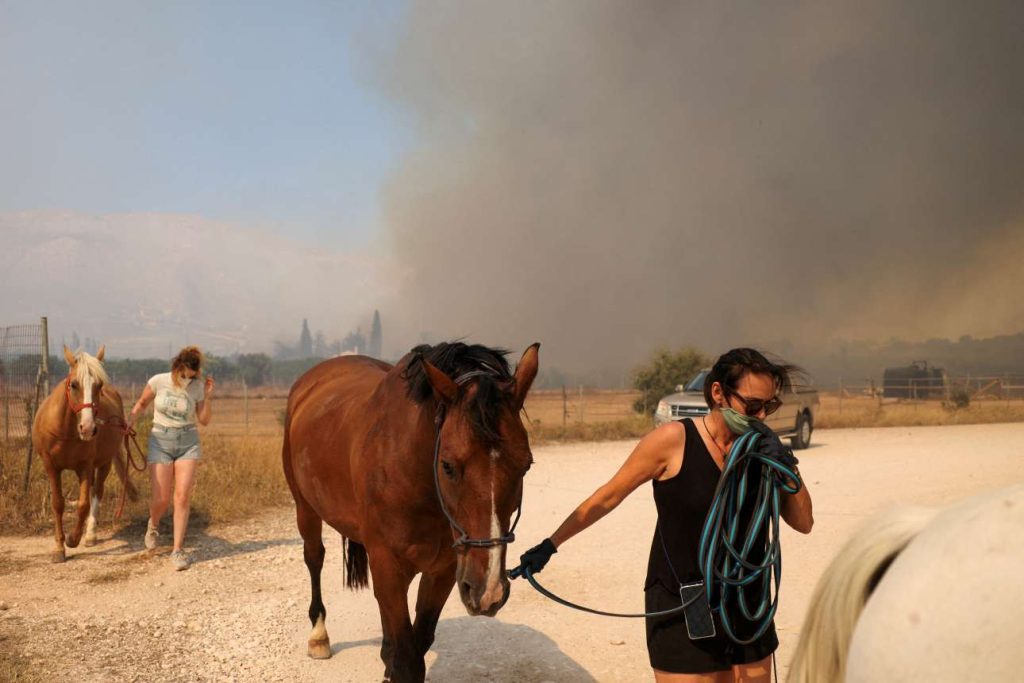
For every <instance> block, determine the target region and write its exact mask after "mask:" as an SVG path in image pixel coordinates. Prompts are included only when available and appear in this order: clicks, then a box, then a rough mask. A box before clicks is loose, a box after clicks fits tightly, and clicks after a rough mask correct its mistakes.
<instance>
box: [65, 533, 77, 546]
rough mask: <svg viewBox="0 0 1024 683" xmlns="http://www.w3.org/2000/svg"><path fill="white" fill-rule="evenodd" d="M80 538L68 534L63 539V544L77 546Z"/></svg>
mask: <svg viewBox="0 0 1024 683" xmlns="http://www.w3.org/2000/svg"><path fill="white" fill-rule="evenodd" d="M80 540H81V539H80V538H79V537H78V536H68V539H67V540H66V541H64V545H66V546H67V547H69V548H77V547H78V542H79V541H80Z"/></svg>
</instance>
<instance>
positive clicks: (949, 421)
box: [815, 394, 1024, 429]
mask: <svg viewBox="0 0 1024 683" xmlns="http://www.w3.org/2000/svg"><path fill="white" fill-rule="evenodd" d="M1021 421H1024V401H1021V400H1013V401H997V400H991V399H985V400H981V399H979V400H975V401H973V402H972V403H971V404H970V405H969V406H967V407H964V408H950V407H946V406H943V405H942V403H941V402H939V401H913V402H911V401H893V400H884V401H880V400H879V399H877V398H872V397H868V396H857V397H853V398H850V397H843V399H842V401H840V400H839V396H838V395H837V394H823V395H822V397H821V408H820V410H819V411H818V419H817V422H816V424H815V428H817V429H838V428H851V427H909V426H934V425H959V424H991V423H995V422H1021Z"/></svg>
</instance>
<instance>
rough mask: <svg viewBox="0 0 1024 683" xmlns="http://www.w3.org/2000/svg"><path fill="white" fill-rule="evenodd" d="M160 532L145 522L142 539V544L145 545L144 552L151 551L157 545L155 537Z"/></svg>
mask: <svg viewBox="0 0 1024 683" xmlns="http://www.w3.org/2000/svg"><path fill="white" fill-rule="evenodd" d="M159 535H160V532H159V531H157V530H156V527H154V526H153V524H152V523H151V522H146V535H145V536H143V537H142V542H143V543H144V544H145V545H146V550H152V549H153V548H155V547H156V545H157V537H158V536H159Z"/></svg>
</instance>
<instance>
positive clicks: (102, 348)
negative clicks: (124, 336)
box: [96, 344, 107, 363]
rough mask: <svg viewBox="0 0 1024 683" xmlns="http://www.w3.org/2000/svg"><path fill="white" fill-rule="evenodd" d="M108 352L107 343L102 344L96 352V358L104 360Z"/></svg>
mask: <svg viewBox="0 0 1024 683" xmlns="http://www.w3.org/2000/svg"><path fill="white" fill-rule="evenodd" d="M106 352H107V345H106V344H102V345H100V350H99V351H97V352H96V360H98V361H100V362H101V363H102V362H103V355H104V354H105V353H106Z"/></svg>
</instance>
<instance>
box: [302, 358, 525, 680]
mask: <svg viewBox="0 0 1024 683" xmlns="http://www.w3.org/2000/svg"><path fill="white" fill-rule="evenodd" d="M539 348H540V344H534V345H532V346H530V347H529V348H528V349H527V350H526V352H525V353H524V354H523V357H522V359H521V360H520V362H519V365H518V367H517V368H516V371H515V374H514V375H513V374H511V373H510V371H509V366H508V363H507V361H506V360H505V358H504V356H505V354H506V353H507V352H505V351H502V350H497V349H489V348H487V347H483V346H479V345H472V346H470V345H466V344H462V343H444V344H439V345H437V346H434V347H430V346H418V347H416V348H415V349H413V350H412V352H410V353H409V354H407V355H406V356H405V357H404V358H402V360H400V361H399V362H398V364H397V365H395V366H391V365H389V364H387V363H384V362H382V361H378V360H374V359H372V358H367V357H365V356H346V357H342V358H334V359H331V360H328V361H325V362H323V363H320V364H319V365H317V366H316V367H314V368H312V369H311V370H310V371H309V372H307V373H306V374H305V375H303V376H302V377H300V378H299V379H298V380H297V381H296V382H295V385H294V386H293V387H292V390H291V393H290V395H289V397H288V410H287V413H286V417H285V435H284V448H283V452H282V459H283V464H284V473H285V477H286V478H287V480H288V485H289V487H290V488H291V491H292V496H293V497H294V498H295V510H296V517H297V521H298V527H299V533H300V534H301V535H302V539H303V542H304V545H303V557H304V558H305V561H306V567H307V568H308V569H309V576H310V581H311V583H312V600H311V602H310V605H309V619H310V622H311V623H312V624H313V631H312V633H311V634H310V637H309V650H308V653H309V656H310V657H314V658H321V659H322V658H327V657H330V656H331V650H330V639H329V638H328V636H327V628H326V617H327V611H326V610H325V609H324V604H323V601H322V599H321V592H320V572H321V569H322V568H323V563H324V545H323V541H322V539H321V530H322V525H323V522H327V523H328V524H329V525H330V526H332V527H334V529H336V530H337V531H338V532H339V533H340V534H341V535H342V544H343V545H342V548H343V552H344V555H345V569H346V574H347V577H346V585H347V586H348V587H349V588H353V589H355V588H361V587H365V586H366V585H367V564H369V573H370V574H371V575H372V577H373V593H374V597H376V599H377V604H378V606H379V608H380V616H381V625H382V627H383V640H382V645H381V651H380V656H381V659H382V660H383V661H384V667H385V673H384V675H385V678H388V679H390V680H393V681H422V680H423V679H424V675H425V666H424V662H423V657H424V655H425V654H426V652H427V650H428V648H429V647H430V645H431V644H432V643H433V641H434V631H435V628H436V627H437V621H438V619H439V617H440V615H441V609H442V608H443V607H444V604H445V602H446V601H447V599H448V595H449V594H450V593H451V590H452V587H453V586H454V585H455V584H456V582H457V583H458V586H459V595H460V597H461V598H462V602H463V604H464V605H465V607H466V610H467V611H468V612H469V614H470V615H486V616H493V615H494V614H495V613H496V612H497V611H498V610H499V609H500V608H501V607H502V606H503V605H504V604H505V601H506V600H507V599H508V594H509V583H508V579H507V577H506V575H505V550H506V546H507V544H508V543H510V542H512V540H513V539H514V536H513V534H512V530H513V528H514V526H515V523H514V522H512V523H511V524H510V520H511V517H512V514H513V513H515V512H517V510H518V509H519V506H520V504H521V501H522V492H523V476H524V475H525V474H526V471H527V470H528V469H529V467H530V464H531V462H532V461H533V456H532V454H531V453H530V445H529V441H528V438H527V434H526V430H525V428H524V427H523V423H522V420H521V418H520V416H519V414H520V412H521V409H522V406H523V401H524V400H525V398H526V394H527V392H528V391H529V389H530V385H531V384H532V383H533V380H534V377H536V375H537V361H538V353H537V350H538V349H539ZM517 519H518V516H517ZM419 573H422V575H423V576H422V577H421V579H420V585H419V594H418V596H417V599H416V618H415V622H414V623H412V622H411V621H410V617H409V608H408V602H407V595H408V591H409V586H410V584H411V582H412V579H413V577H414V576H415V575H416V574H419Z"/></svg>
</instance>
